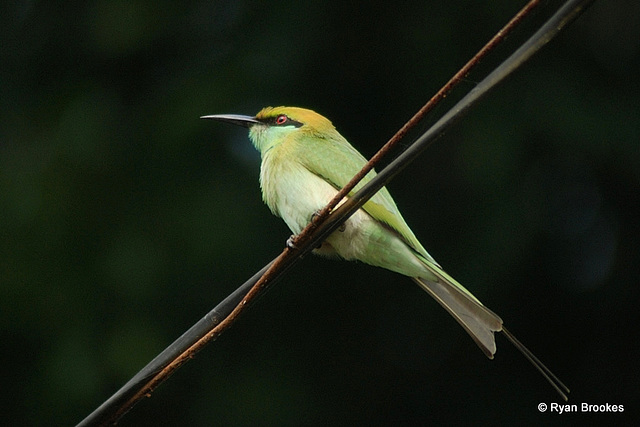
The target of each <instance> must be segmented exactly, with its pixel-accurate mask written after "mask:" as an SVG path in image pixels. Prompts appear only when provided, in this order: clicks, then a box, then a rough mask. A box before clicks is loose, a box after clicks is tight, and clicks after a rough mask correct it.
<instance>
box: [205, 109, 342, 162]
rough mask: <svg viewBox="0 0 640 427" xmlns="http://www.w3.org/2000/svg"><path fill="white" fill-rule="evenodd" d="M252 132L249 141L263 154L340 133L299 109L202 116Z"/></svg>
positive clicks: (320, 118)
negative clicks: (294, 142)
mask: <svg viewBox="0 0 640 427" xmlns="http://www.w3.org/2000/svg"><path fill="white" fill-rule="evenodd" d="M201 118H203V119H214V120H220V121H224V122H227V123H232V124H235V125H239V126H243V127H246V128H248V129H249V138H250V139H251V141H252V142H253V144H254V145H255V146H256V148H257V149H258V150H259V151H260V152H261V153H265V152H266V151H267V150H269V149H270V148H272V147H273V146H275V145H278V144H281V143H285V142H286V141H288V140H290V139H292V138H293V139H295V138H298V137H305V136H313V137H316V138H326V137H332V136H334V135H335V134H336V133H337V132H336V130H335V128H334V127H333V125H332V124H331V122H330V121H329V120H328V119H327V118H325V117H323V116H321V115H320V114H318V113H316V112H315V111H312V110H307V109H305V108H299V107H265V108H263V109H262V110H260V112H259V113H258V114H256V115H255V117H251V116H243V115H237V114H216V115H212V116H202V117H201Z"/></svg>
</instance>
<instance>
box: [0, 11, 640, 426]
mask: <svg viewBox="0 0 640 427" xmlns="http://www.w3.org/2000/svg"><path fill="white" fill-rule="evenodd" d="M520 3H522V4H524V2H519V3H518V4H516V3H514V2H512V1H506V0H505V1H502V0H498V1H491V2H473V1H468V0H455V1H449V2H441V1H437V2H436V1H409V2H400V3H398V2H341V1H312V2H293V1H283V2H258V1H231V0H227V1H184V2H179V3H178V2H169V1H154V2H151V1H148V0H133V1H124V0H116V1H111V0H110V1H107V0H93V1H86V2H34V1H26V0H23V1H19V0H9V1H7V2H3V4H2V6H0V55H1V56H0V58H1V60H0V81H1V86H0V87H1V92H0V236H1V244H0V251H1V252H0V340H1V342H2V346H3V349H2V356H1V357H2V363H1V366H2V374H1V375H2V384H3V388H2V390H3V393H4V396H3V398H2V400H1V401H2V403H1V405H2V406H1V410H2V414H3V419H4V420H5V422H6V423H7V425H47V426H49V425H71V424H74V423H76V422H79V421H80V420H81V419H83V418H84V417H85V416H86V415H88V414H89V412H91V411H92V410H93V409H95V408H96V407H97V406H98V405H99V404H100V403H101V402H103V401H104V400H105V399H106V398H108V397H109V396H110V395H111V394H112V393H113V392H115V391H116V390H117V389H118V388H119V387H120V386H121V385H122V384H124V382H125V381H126V380H127V379H128V378H129V377H130V376H132V375H133V374H134V373H135V372H137V370H138V369H140V368H141V367H142V366H143V365H144V364H146V362H148V361H149V360H151V358H152V357H154V356H155V355H156V354H157V353H158V352H159V351H161V350H162V349H163V348H164V347H165V346H167V345H168V344H169V343H171V342H172V341H173V340H174V339H175V338H176V337H178V336H179V335H180V334H181V332H183V331H184V330H186V329H187V328H188V327H189V326H191V324H193V323H195V321H197V320H198V319H199V318H200V317H201V316H203V315H204V314H205V313H206V312H207V311H208V310H209V309H210V308H212V307H213V306H214V305H215V304H216V303H217V302H219V301H220V300H221V299H222V298H224V297H225V296H226V295H227V294H228V293H230V292H231V291H232V290H233V289H235V287H236V286H237V285H239V284H240V283H241V282H243V281H244V280H245V279H246V278H248V277H250V276H251V275H252V274H253V273H254V272H255V271H256V270H257V269H258V268H260V267H262V265H264V264H265V263H266V262H267V261H269V260H270V259H271V258H272V257H273V256H275V255H276V254H277V253H279V251H280V250H281V248H282V247H283V244H284V242H285V240H286V238H287V237H288V236H289V232H288V230H287V229H286V227H285V225H284V224H283V223H282V222H281V221H280V220H278V219H277V218H275V217H272V216H271V215H270V213H269V211H268V209H267V208H266V207H264V206H263V205H262V202H261V200H260V192H259V188H258V182H257V177H258V169H259V159H258V156H257V154H256V153H255V152H254V150H253V148H252V147H251V145H250V143H249V142H248V140H247V137H246V134H245V132H243V131H242V130H240V129H235V128H231V127H226V126H223V125H220V124H216V123H212V122H205V121H202V120H199V119H198V117H199V116H201V115H204V114H214V113H240V114H252V113H255V112H257V111H258V110H259V109H260V108H261V107H263V106H265V105H281V104H288V105H298V106H305V107H309V108H313V109H315V110H316V111H318V112H320V113H322V114H324V115H326V116H327V117H329V118H330V119H332V121H333V122H334V124H335V125H336V126H337V128H338V129H339V130H340V131H341V133H342V134H343V135H345V136H346V137H347V138H348V139H349V140H350V141H351V142H352V143H353V144H354V145H355V146H356V147H358V148H359V149H360V150H361V151H362V152H363V154H365V155H366V156H370V155H372V154H373V153H374V152H375V151H376V149H377V148H378V147H379V146H381V145H382V144H383V143H384V142H385V141H386V140H387V139H388V137H390V136H391V135H392V134H393V133H394V132H395V130H396V129H398V128H399V127H400V126H401V125H402V124H403V123H404V121H405V120H406V119H408V118H409V117H410V116H411V115H412V114H413V113H414V112H415V111H416V110H417V109H418V108H419V107H420V106H421V105H422V104H423V103H424V102H426V100H427V99H428V98H429V97H430V96H431V95H432V94H433V93H434V92H435V91H436V90H437V88H438V87H439V86H440V85H441V84H443V83H444V82H445V81H446V80H447V79H448V77H449V76H450V75H452V74H453V73H454V72H455V71H456V70H457V68H459V67H460V66H461V65H462V64H464V62H465V61H466V60H467V59H468V58H469V57H470V56H471V55H472V54H473V53H474V52H475V51H476V50H477V49H479V48H480V47H481V46H482V44H483V43H484V42H485V41H486V40H488V39H489V38H490V37H491V36H492V35H493V33H495V31H497V30H498V29H499V28H500V27H501V26H502V25H503V24H504V23H505V22H506V21H507V20H508V19H509V18H510V17H511V16H512V15H513V14H514V13H515V12H516V11H517V10H518V8H519V7H521V5H522V4H520ZM557 4H559V2H557V1H555V2H554V1H550V2H549V8H548V9H546V10H545V11H542V12H539V13H538V14H537V16H536V17H534V18H532V19H530V20H528V21H527V22H526V23H525V25H524V26H523V28H522V30H521V31H520V32H519V33H518V34H515V35H513V36H512V37H510V38H509V39H508V40H507V42H506V44H505V45H504V46H501V47H500V48H499V49H498V50H497V52H496V53H495V54H494V55H493V56H492V57H491V58H490V59H489V60H487V61H485V63H483V64H482V70H481V71H479V72H476V73H473V74H472V75H470V76H468V79H467V81H466V82H465V83H464V84H463V88H462V89H459V90H457V91H456V92H455V93H454V94H453V95H452V96H451V97H450V99H447V101H446V102H445V106H443V107H440V108H439V109H438V111H437V112H436V114H441V113H442V112H443V111H444V109H445V108H446V106H447V105H452V103H453V101H454V100H455V99H456V98H457V97H459V96H460V95H461V94H462V93H463V92H464V91H466V90H468V89H470V88H471V87H473V85H474V82H476V81H478V80H480V79H481V78H482V75H483V73H485V72H486V71H488V70H490V68H491V67H493V66H495V65H496V64H497V63H499V61H500V60H501V59H502V58H504V57H505V55H506V54H507V52H508V51H509V50H512V49H514V48H515V47H517V45H518V43H519V42H521V41H522V40H523V39H524V38H525V37H526V35H527V34H529V33H530V32H531V31H532V30H533V29H534V28H535V27H536V26H537V25H539V24H540V23H541V22H542V21H543V19H544V18H545V16H546V15H547V14H548V13H549V12H548V11H547V10H553V7H554V6H555V5H557ZM639 12H640V8H639V6H638V3H637V2H634V1H631V0H625V1H622V0H620V1H600V2H596V4H595V5H594V6H593V7H592V8H591V9H590V10H589V11H587V13H586V14H585V15H584V16H583V17H582V18H581V19H580V20H579V21H578V22H577V23H576V24H575V25H573V26H572V27H570V28H569V29H568V31H566V33H565V34H563V35H561V36H560V37H559V38H558V39H557V40H555V41H554V42H552V43H551V44H550V45H549V46H548V47H547V48H546V49H545V50H544V51H543V52H542V53H541V54H539V55H538V56H537V57H535V58H534V59H533V60H532V61H531V62H530V63H528V64H527V65H526V66H525V67H524V69H523V70H522V71H520V72H518V74H517V75H516V76H515V77H514V78H512V79H511V80H510V81H509V82H507V83H506V84H505V85H503V86H502V87H501V88H500V89H499V90H497V91H496V92H495V93H494V94H492V95H491V96H489V97H488V98H487V99H486V100H485V101H484V102H483V104H482V106H481V108H478V109H476V110H475V111H473V112H472V113H471V114H470V115H469V116H468V117H467V118H465V119H464V120H463V121H461V122H460V123H459V125H458V126H457V128H456V130H454V131H452V132H450V133H449V134H448V135H446V136H445V137H444V138H442V139H441V140H439V141H438V142H437V143H436V144H435V145H433V146H432V147H431V149H430V150H429V152H428V153H427V154H426V155H424V156H423V157H422V158H421V160H420V161H419V162H417V163H415V164H413V165H412V166H410V167H409V168H408V169H407V170H406V171H405V172H404V173H403V174H402V175H401V176H399V177H398V178H397V179H396V180H395V181H394V182H393V183H392V184H391V185H390V189H391V191H392V193H393V194H394V196H395V198H396V201H397V203H398V205H399V206H400V208H401V209H402V210H403V212H404V215H405V218H406V219H407V221H408V223H409V224H411V225H412V228H413V229H414V231H415V232H416V234H417V235H418V236H419V237H420V238H421V240H422V241H423V242H424V244H425V246H426V247H427V249H428V250H429V251H430V252H431V254H433V255H434V257H435V258H436V259H438V260H439V261H440V263H441V264H442V265H443V266H445V268H446V269H447V270H448V271H449V272H450V273H451V274H452V275H453V276H455V277H457V278H459V280H460V281H462V282H463V283H465V284H466V285H467V286H468V287H469V288H470V289H472V290H473V291H474V292H475V293H476V294H477V295H478V296H479V297H480V298H481V299H482V300H483V301H484V302H485V303H486V304H487V305H488V306H489V307H491V308H492V309H494V310H495V311H496V312H498V313H499V314H501V315H502V317H503V318H504V319H505V322H506V324H507V325H509V326H510V329H511V330H512V331H513V332H514V333H515V334H516V335H517V336H519V337H520V338H521V339H522V341H523V342H525V343H526V344H527V345H528V346H529V347H530V348H531V349H532V350H533V351H534V352H535V353H536V354H538V355H539V356H540V358H541V359H543V360H544V361H546V363H547V364H548V365H549V367H550V368H552V370H554V371H555V372H556V373H557V374H558V375H559V376H560V377H561V378H562V379H563V380H565V381H566V382H567V384H568V385H569V386H570V387H571V388H572V390H573V393H572V403H578V404H580V403H581V402H588V403H594V404H602V403H607V402H608V403H613V404H624V405H625V410H626V413H625V414H623V415H626V416H632V415H631V414H632V413H633V414H636V416H637V408H636V407H634V405H636V406H637V402H638V394H637V391H636V390H637V384H636V382H637V381H635V379H634V375H633V372H635V368H636V366H635V365H636V364H637V360H638V357H639V356H640V352H639V351H638V344H637V338H638V333H637V321H638V302H639V292H638V277H639V273H640V268H639V267H638V265H639V264H640V250H639V245H638V238H639V237H640V227H639V225H638V224H639V222H638V218H640V145H639V142H640V105H639V101H638V100H639V99H640V83H639V81H638V72H639V71H640V27H639V26H638V25H637V20H638V16H639V15H640V14H639ZM435 117H436V116H435V115H434V118H432V119H430V120H431V121H432V122H433V121H434V120H435ZM425 127H426V124H425ZM498 347H499V352H498V354H497V356H496V360H494V361H493V362H488V361H487V360H485V358H484V356H482V354H481V353H480V352H479V351H478V350H477V349H476V348H475V345H474V344H473V342H472V341H471V340H470V339H468V337H467V336H466V334H465V333H464V332H463V331H462V330H461V329H460V328H459V327H458V325H457V324H455V322H453V321H452V320H451V319H450V318H448V315H447V314H446V313H445V312H444V311H443V310H441V309H440V308H439V307H438V306H437V305H436V304H435V303H434V302H433V301H431V300H430V298H429V297H428V296H427V295H425V294H423V293H422V292H421V291H420V290H419V289H418V288H417V287H416V286H414V285H412V284H411V282H410V281H408V280H406V279H405V278H403V277H400V276H397V275H394V274H391V273H389V272H386V271H380V270H376V269H373V268H369V267H367V266H364V265H361V264H355V263H346V262H337V261H328V260H322V259H317V258H313V257H310V258H306V259H304V260H303V262H302V263H301V264H300V265H299V266H298V267H297V268H295V269H294V270H293V271H292V272H291V273H290V274H289V275H288V277H287V278H286V279H285V280H284V281H283V282H281V283H280V284H278V286H275V287H274V288H273V289H272V290H271V291H270V292H269V293H268V294H267V295H266V296H265V297H263V298H262V299H261V300H260V302H259V303H258V304H256V305H255V306H254V307H253V308H252V309H251V310H250V312H249V313H248V314H247V315H245V316H244V317H243V318H242V319H241V321H240V322H239V323H238V324H237V326H235V327H234V328H233V329H232V330H231V331H230V332H228V333H227V334H225V335H224V336H223V337H222V338H221V339H219V340H218V341H216V342H215V343H213V345H210V346H209V348H207V349H206V350H204V351H203V352H201V353H200V354H199V355H198V357H196V359H195V360H193V361H191V362H190V363H189V364H187V365H186V366H185V367H184V368H182V369H181V370H180V371H178V372H177V373H176V374H175V375H174V376H173V377H172V378H171V380H170V381H168V382H167V383H166V384H164V385H162V386H161V387H160V388H159V389H158V390H157V392H156V393H154V395H153V396H152V398H150V399H147V400H146V401H144V402H143V403H141V404H139V405H138V406H137V407H136V408H134V410H133V411H132V412H131V413H130V414H128V415H127V416H125V417H124V418H123V419H122V422H121V425H124V426H127V425H158V424H162V425H353V424H354V423H356V422H358V423H363V424H376V425H384V424H389V425H411V424H417V425H425V424H435V425H439V424H447V425H456V424H471V423H473V424H476V425H478V424H480V425H481V424H489V423H490V424H491V425H502V424H504V425H514V424H518V425H540V424H545V425H551V424H554V423H557V424H561V423H562V424H566V423H567V422H569V423H577V422H578V415H577V414H570V415H563V416H557V415H556V414H548V413H546V414H540V413H539V412H538V410H537V404H538V402H557V401H558V398H557V396H555V395H554V392H553V391H552V390H551V389H550V388H549V387H548V385H547V384H546V383H545V382H544V381H543V380H542V378H540V377H539V375H538V374H537V373H536V372H534V371H533V370H532V369H531V368H530V367H529V366H528V365H527V362H525V361H524V360H523V359H522V358H521V356H520V355H518V354H516V353H515V351H514V350H513V349H511V348H509V346H508V344H507V343H506V341H505V340H502V339H500V338H498ZM605 415H606V416H603V417H601V418H597V420H599V419H606V420H607V421H613V420H615V421H613V422H615V423H618V422H619V420H621V419H622V416H620V414H605ZM588 418H590V420H591V421H593V420H594V419H595V418H594V417H593V416H591V417H588Z"/></svg>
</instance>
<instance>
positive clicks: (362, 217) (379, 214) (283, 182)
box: [202, 107, 569, 400]
mask: <svg viewBox="0 0 640 427" xmlns="http://www.w3.org/2000/svg"><path fill="white" fill-rule="evenodd" d="M202 118H205V119H215V120H221V121H224V122H228V123H233V124H236V125H240V126H243V127H246V128H248V129H249V139H251V142H252V143H253V145H254V146H255V147H256V149H257V150H258V151H259V152H260V155H261V157H262V164H261V167H260V187H261V189H262V198H263V200H264V202H265V203H266V204H267V206H269V208H270V209H271V212H273V214H275V215H276V216H279V217H280V218H282V219H283V220H284V222H285V223H286V224H287V225H288V226H289V228H290V229H291V231H292V232H293V233H294V234H298V233H300V232H301V231H302V229H303V228H304V227H305V226H306V225H307V224H308V223H309V222H310V221H311V219H312V217H313V216H314V215H315V214H316V213H317V212H318V211H319V210H321V209H322V208H323V207H324V206H325V205H326V204H327V203H328V202H329V201H330V200H331V199H332V198H333V197H334V196H335V195H336V194H337V192H338V190H339V189H341V188H342V187H343V186H344V185H346V184H347V182H349V180H350V179H351V178H352V177H353V176H354V175H355V174H356V173H357V172H358V171H360V169H362V167H363V166H364V165H365V163H366V162H367V161H366V159H365V158H364V157H363V156H362V155H361V154H360V153H359V152H358V151H357V150H356V149H355V148H353V146H351V144H349V142H348V141H347V140H346V139H345V138H344V137H343V136H342V135H340V134H339V133H338V131H337V130H336V129H335V127H334V126H333V125H332V124H331V122H330V121H329V120H328V119H326V118H325V117H323V116H321V115H320V114H318V113H316V112H314V111H311V110H308V109H304V108H298V107H275V108H273V107H266V108H264V109H262V110H261V111H260V112H259V113H258V114H257V115H256V116H255V117H251V116H244V115H232V114H223V115H210V116H202ZM374 176H375V171H371V172H369V173H368V174H367V175H366V177H365V178H364V179H363V180H362V181H361V182H360V183H359V184H358V185H357V186H356V187H355V189H354V190H352V192H351V193H350V194H353V193H355V192H356V191H357V190H359V189H360V188H361V187H362V186H363V185H365V184H366V183H367V182H368V181H370V180H371V179H372V178H373V177H374ZM314 252H315V253H317V254H320V255H326V256H338V257H341V258H344V259H346V260H358V261H362V262H364V263H367V264H370V265H373V266H377V267H382V268H386V269H388V270H391V271H395V272H397V273H400V274H403V275H405V276H408V277H410V278H411V279H412V280H413V281H414V282H416V283H417V284H418V285H419V286H420V287H421V288H422V289H424V290H425V291H426V292H427V293H428V294H429V295H431V296H432V297H433V298H435V300H436V301H438V303H440V305H442V306H443V307H444V308H445V309H446V310H447V311H448V312H449V314H451V316H453V318H454V319H456V321H457V322H458V323H459V324H460V325H461V326H462V327H463V328H464V329H465V330H466V331H467V333H468V334H469V335H470V336H471V338H473V340H474V341H475V342H476V344H477V345H478V346H479V347H480V349H482V351H483V352H484V354H485V355H486V356H487V357H488V358H490V359H493V355H494V354H495V352H496V343H495V338H494V332H498V331H501V332H503V333H504V334H505V336H506V337H507V338H508V339H509V340H510V341H511V342H512V343H513V344H514V345H515V346H516V347H517V348H518V349H519V350H520V351H521V352H522V353H523V354H524V356H525V357H526V358H527V359H528V360H529V361H530V362H531V363H532V364H533V365H534V366H535V367H536V369H538V371H540V372H541V373H542V375H543V376H544V377H545V378H546V379H547V381H549V383H550V384H551V385H552V386H553V387H554V388H555V389H556V390H557V391H558V393H560V395H561V396H562V397H563V399H565V400H567V396H566V394H565V392H566V393H568V392H569V390H568V389H567V388H566V386H564V384H562V382H561V381H560V380H558V379H557V377H556V376H555V375H553V373H551V372H550V371H549V369H547V367H546V366H544V365H543V364H542V363H541V362H540V361H539V360H538V359H537V358H536V357H535V356H534V355H533V354H532V353H531V352H530V351H529V350H528V349H527V348H526V347H524V346H523V345H522V344H521V343H520V342H519V341H518V340H517V339H516V338H515V337H514V336H513V335H512V334H511V333H510V332H508V331H507V330H506V329H505V328H504V326H503V324H502V319H501V318H500V317H499V316H498V315H497V314H495V313H494V312H493V311H491V310H489V309H488V308H487V307H485V306H484V305H483V304H482V303H481V302H480V301H479V300H478V299H477V298H476V297H475V296H473V294H472V293H471V292H469V291H468V290H467V289H466V288H465V287H464V286H462V285H461V284H460V283H458V282H457V281H456V280H455V279H453V278H452V277H451V276H450V275H448V274H447V273H446V272H445V271H444V270H443V269H442V267H440V265H439V264H438V263H437V262H436V261H435V259H434V258H433V257H432V256H431V255H429V253H428V252H427V251H426V250H425V248H424V247H423V246H422V245H421V244H420V242H419V241H418V239H417V238H416V236H415V234H414V233H413V231H411V229H410V228H409V226H408V225H407V223H406V222H405V220H404V219H403V218H402V215H401V214H400V211H399V210H398V207H397V206H396V204H395V202H394V201H393V198H392V197H391V194H390V193H389V191H388V190H387V189H386V188H382V189H381V190H380V191H378V192H377V193H376V194H375V195H374V196H373V197H371V199H370V200H369V201H367V203H365V204H364V205H363V206H362V208H361V209H359V210H358V211H356V212H355V213H354V214H353V215H352V216H351V217H350V218H349V219H347V221H346V222H345V223H344V224H343V225H342V226H341V227H340V228H339V229H338V230H336V231H334V232H333V233H332V234H331V235H330V236H329V237H327V239H326V240H325V241H324V242H323V243H322V245H321V246H320V247H319V248H317V249H315V250H314Z"/></svg>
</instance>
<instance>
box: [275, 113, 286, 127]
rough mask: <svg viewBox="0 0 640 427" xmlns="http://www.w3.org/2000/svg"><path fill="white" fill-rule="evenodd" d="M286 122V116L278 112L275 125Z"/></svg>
mask: <svg viewBox="0 0 640 427" xmlns="http://www.w3.org/2000/svg"><path fill="white" fill-rule="evenodd" d="M286 122H287V116H285V115H284V114H280V115H279V116H278V117H276V124H277V125H283V124H285V123H286Z"/></svg>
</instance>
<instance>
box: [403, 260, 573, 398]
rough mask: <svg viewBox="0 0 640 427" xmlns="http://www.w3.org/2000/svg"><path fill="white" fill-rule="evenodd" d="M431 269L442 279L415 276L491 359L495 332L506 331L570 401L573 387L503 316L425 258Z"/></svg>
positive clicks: (426, 264)
mask: <svg viewBox="0 0 640 427" xmlns="http://www.w3.org/2000/svg"><path fill="white" fill-rule="evenodd" d="M425 266H426V267H427V269H428V270H429V271H430V272H431V273H433V274H434V275H435V276H436V277H437V278H438V280H437V281H432V280H426V279H423V278H420V277H415V278H413V280H414V281H415V282H416V283H417V284H418V285H420V287H421V288H422V289H424V290H425V291H427V293H429V295H431V296H432V297H433V298H435V300H436V301H438V302H439V303H440V305H442V306H443V307H444V308H445V309H446V310H447V311H448V312H449V314H451V316H453V318H454V319H456V320H457V321H458V323H460V325H461V326H462V327H463V328H464V329H465V330H466V331H467V332H468V333H469V335H471V338H473V340H474V341H475V342H476V344H478V346H479V347H480V349H481V350H482V351H483V352H484V354H486V355H487V357H488V358H489V359H493V355H494V354H495V352H496V342H495V338H494V334H493V333H494V332H502V333H504V335H505V337H507V339H508V340H509V341H510V342H511V343H512V344H513V345H514V347H515V348H517V349H518V351H520V353H522V354H523V355H524V357H525V358H526V359H527V360H528V361H529V362H531V364H532V365H533V366H534V367H535V368H536V369H537V370H538V372H540V373H541V374H542V376H543V377H544V378H545V379H546V380H547V381H548V382H549V384H551V386H552V387H553V388H554V389H555V390H556V391H557V392H558V394H559V395H560V396H561V397H562V398H563V399H564V400H565V401H567V400H568V398H567V394H568V393H569V388H568V387H567V386H565V385H564V384H563V383H562V381H560V380H559V379H558V377H556V376H555V375H554V374H553V372H551V371H550V370H549V368H547V367H546V366H545V365H544V364H543V363H542V362H541V361H540V360H539V359H538V358H537V357H536V356H535V355H534V354H533V353H532V352H531V351H530V350H529V349H528V348H527V347H525V346H524V345H523V344H522V343H521V342H520V341H519V340H518V339H517V338H516V337H515V336H514V335H513V334H512V333H511V332H509V331H508V330H507V329H506V328H504V327H503V326H502V319H501V318H500V317H499V316H498V315H497V314H495V313H494V312H492V311H491V310H489V309H488V308H486V307H485V306H484V305H482V303H481V302H480V301H478V300H477V299H476V298H475V297H474V296H473V295H472V294H471V292H469V291H468V290H467V289H465V288H464V287H463V286H462V285H461V284H460V283H458V282H457V281H456V280H455V279H453V278H452V277H451V276H449V275H448V274H447V273H446V272H444V271H443V270H442V269H441V268H440V267H439V266H437V265H433V264H432V263H430V262H429V261H426V262H425Z"/></svg>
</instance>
